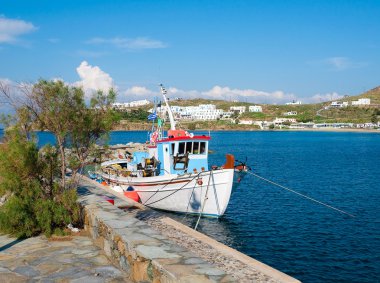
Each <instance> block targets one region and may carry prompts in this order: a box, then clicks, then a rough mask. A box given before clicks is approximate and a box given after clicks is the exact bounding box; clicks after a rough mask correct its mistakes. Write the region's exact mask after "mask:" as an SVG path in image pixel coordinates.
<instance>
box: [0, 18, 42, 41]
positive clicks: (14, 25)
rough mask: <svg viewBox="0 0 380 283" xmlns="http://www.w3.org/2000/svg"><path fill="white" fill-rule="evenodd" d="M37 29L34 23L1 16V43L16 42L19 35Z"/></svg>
mask: <svg viewBox="0 0 380 283" xmlns="http://www.w3.org/2000/svg"><path fill="white" fill-rule="evenodd" d="M36 29H37V28H36V27H35V26H34V25H33V24H32V23H29V22H25V21H22V20H16V19H9V18H5V17H3V16H0V43H15V42H17V41H18V37H19V36H21V35H23V34H26V33H29V32H32V31H35V30H36Z"/></svg>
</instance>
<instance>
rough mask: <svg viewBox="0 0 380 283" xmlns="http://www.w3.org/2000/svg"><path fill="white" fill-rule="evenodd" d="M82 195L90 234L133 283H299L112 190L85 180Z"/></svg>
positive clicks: (86, 226)
mask: <svg viewBox="0 0 380 283" xmlns="http://www.w3.org/2000/svg"><path fill="white" fill-rule="evenodd" d="M78 192H79V195H80V200H79V201H80V203H81V206H82V208H83V218H84V225H85V230H86V231H87V232H88V233H89V234H90V235H91V237H92V238H93V240H94V242H95V243H96V245H98V246H99V247H100V248H101V249H103V250H104V252H105V254H106V255H107V257H108V258H110V259H111V261H112V262H113V263H114V264H115V265H116V266H119V267H120V269H121V270H123V272H125V273H126V274H128V278H129V279H130V280H132V281H133V282H154V283H159V282H161V283H166V282H168V283H169V282H192V283H193V282H220V283H222V282H299V281H298V280H297V279H295V278H292V277H290V276H288V275H286V274H284V273H282V272H280V271H278V270H276V269H274V268H272V267H270V266H268V265H265V264H263V263H261V262H259V261H257V260H255V259H253V258H250V257H248V256H246V255H244V254H242V253H240V252H238V251H236V250H234V249H231V248H229V247H227V246H225V245H223V244H221V243H219V242H217V241H215V240H213V239H211V238H209V237H207V236H206V235H203V234H201V233H198V232H196V231H194V230H193V229H191V228H189V227H187V226H184V225H182V224H181V223H179V222H177V221H174V220H172V219H170V218H167V217H164V216H162V214H161V213H159V212H157V211H153V210H151V209H149V208H146V207H144V206H143V205H141V204H138V203H136V202H134V201H132V200H130V199H128V198H126V197H125V196H124V195H123V194H120V193H117V192H115V191H113V190H112V189H110V188H109V187H108V186H103V185H100V184H98V183H96V182H95V181H92V180H90V179H88V178H84V179H83V181H82V184H81V187H80V189H79V190H78ZM107 198H108V199H113V200H114V205H112V204H111V203H110V202H109V201H107Z"/></svg>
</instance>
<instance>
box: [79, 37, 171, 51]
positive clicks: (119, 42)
mask: <svg viewBox="0 0 380 283" xmlns="http://www.w3.org/2000/svg"><path fill="white" fill-rule="evenodd" d="M86 43H88V44H110V45H113V46H115V47H117V48H121V49H129V50H138V49H157V48H166V47H167V45H166V44H165V43H163V42H162V41H159V40H155V39H150V38H148V37H137V38H125V37H114V38H102V37H95V38H92V39H90V40H88V41H87V42H86Z"/></svg>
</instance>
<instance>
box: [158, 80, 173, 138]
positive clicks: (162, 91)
mask: <svg viewBox="0 0 380 283" xmlns="http://www.w3.org/2000/svg"><path fill="white" fill-rule="evenodd" d="M160 88H161V94H162V96H163V98H164V101H165V104H166V108H167V109H168V113H169V120H170V130H175V121H174V116H173V112H172V109H171V108H170V106H169V103H168V99H167V98H166V94H167V91H166V89H165V87H164V86H163V85H162V84H160Z"/></svg>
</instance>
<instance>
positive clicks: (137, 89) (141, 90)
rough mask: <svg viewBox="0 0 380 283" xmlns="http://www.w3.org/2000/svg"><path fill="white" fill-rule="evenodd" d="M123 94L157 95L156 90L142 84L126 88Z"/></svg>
mask: <svg viewBox="0 0 380 283" xmlns="http://www.w3.org/2000/svg"><path fill="white" fill-rule="evenodd" d="M124 94H125V95H126V96H144V97H149V96H152V95H153V96H154V95H157V94H158V93H157V92H153V91H151V90H150V89H147V88H146V87H144V86H133V87H131V88H128V89H127V90H126V91H125V92H124Z"/></svg>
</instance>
